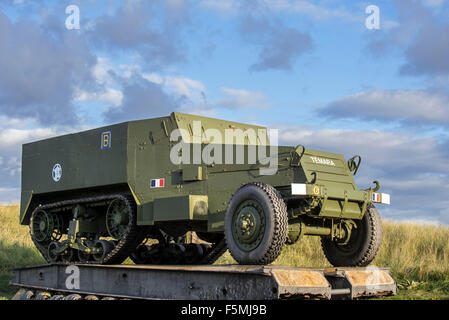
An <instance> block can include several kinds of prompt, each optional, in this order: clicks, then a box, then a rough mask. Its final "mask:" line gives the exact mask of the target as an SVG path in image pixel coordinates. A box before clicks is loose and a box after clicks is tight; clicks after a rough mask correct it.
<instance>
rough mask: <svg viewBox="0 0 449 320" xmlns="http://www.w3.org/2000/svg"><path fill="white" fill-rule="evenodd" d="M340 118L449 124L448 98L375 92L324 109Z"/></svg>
mask: <svg viewBox="0 0 449 320" xmlns="http://www.w3.org/2000/svg"><path fill="white" fill-rule="evenodd" d="M321 113H322V114H323V115H329V116H332V117H340V118H363V119H368V120H369V119H376V120H390V121H395V120H402V121H408V122H416V123H423V122H424V123H445V124H447V123H449V97H448V96H446V95H445V94H441V93H438V92H430V91H426V90H388V91H387V90H374V91H367V92H361V93H357V94H354V95H351V96H347V97H343V98H341V99H338V100H336V101H334V102H332V103H330V104H329V105H328V106H327V107H325V108H324V109H322V111H321Z"/></svg>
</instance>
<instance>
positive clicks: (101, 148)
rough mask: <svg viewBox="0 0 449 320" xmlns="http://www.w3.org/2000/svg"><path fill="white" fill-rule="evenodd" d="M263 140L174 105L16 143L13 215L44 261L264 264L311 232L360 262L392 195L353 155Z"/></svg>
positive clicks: (333, 253) (260, 130) (348, 260)
mask: <svg viewBox="0 0 449 320" xmlns="http://www.w3.org/2000/svg"><path fill="white" fill-rule="evenodd" d="M219 136H224V137H226V139H225V140H221V141H220V140H219V139H218V138H217V137H219ZM228 136H230V138H229V137H228ZM268 140H269V139H268V133H267V130H266V128H264V127H260V126H254V125H248V124H242V123H236V122H230V121H223V120H217V119H212V118H206V117H200V116H194V115H188V114H183V113H176V112H174V113H172V114H171V115H170V116H167V117H161V118H154V119H146V120H138V121H129V122H124V123H120V124H114V125H109V126H105V127H102V128H98V129H93V130H88V131H84V132H79V133H75V134H68V135H64V136H59V137H54V138H50V139H46V140H42V141H37V142H32V143H28V144H24V145H23V153H22V193H21V208H20V223H21V224H23V225H29V227H30V235H31V239H32V240H33V242H34V244H35V245H36V247H37V249H38V250H39V251H40V253H41V254H42V255H43V257H44V258H45V259H46V260H47V261H48V262H58V261H62V262H66V263H70V262H79V263H96V264H119V263H122V262H123V261H124V260H126V259H127V258H128V257H130V258H131V259H132V260H133V261H134V262H135V263H145V264H212V263H213V262H214V261H216V260H217V259H218V258H219V257H220V256H221V255H222V254H223V253H224V252H225V251H226V250H227V249H229V251H230V253H231V255H232V257H233V258H234V259H235V260H236V261H237V262H238V263H240V264H269V263H271V262H273V261H274V260H275V259H276V258H277V257H278V256H279V254H280V253H281V250H282V248H283V246H284V245H288V244H292V243H295V242H297V241H298V240H300V239H301V238H302V237H303V236H306V235H311V236H319V237H321V244H322V249H323V252H324V254H325V256H326V257H327V259H328V260H329V262H330V263H331V264H332V265H334V266H366V265H368V264H369V263H370V262H371V261H372V260H373V259H374V257H375V255H376V253H377V251H378V249H379V246H380V244H381V241H382V224H381V217H380V215H379V212H378V211H377V209H376V208H375V206H374V204H376V203H386V204H389V202H390V196H389V195H388V194H385V193H379V192H378V190H379V188H380V185H379V183H378V182H377V181H375V182H374V186H373V187H372V188H367V189H365V190H360V189H359V188H358V187H357V185H356V183H355V181H354V177H353V175H354V174H356V172H357V170H358V168H359V165H360V162H361V157H359V156H355V157H353V158H351V159H349V160H348V161H346V160H345V158H344V156H343V155H341V154H335V153H329V152H322V151H317V150H312V149H308V148H306V147H304V146H302V145H298V146H296V147H291V146H275V145H271V144H270V142H269V141H268ZM262 151H264V152H262ZM260 154H264V155H262V156H259V155H260ZM254 155H256V158H257V157H258V158H259V159H258V160H257V161H254V158H255V157H254ZM273 163H274V164H275V168H274V170H271V169H273V168H271V169H270V168H269V166H270V165H271V164H273ZM190 235H194V236H190ZM192 238H193V239H194V240H195V239H197V240H198V239H200V240H203V241H192V240H191V239H192Z"/></svg>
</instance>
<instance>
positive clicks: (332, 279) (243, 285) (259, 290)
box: [10, 263, 397, 300]
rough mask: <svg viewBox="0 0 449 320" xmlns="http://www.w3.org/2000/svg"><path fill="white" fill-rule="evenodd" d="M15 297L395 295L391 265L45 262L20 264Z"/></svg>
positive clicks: (268, 297)
mask: <svg viewBox="0 0 449 320" xmlns="http://www.w3.org/2000/svg"><path fill="white" fill-rule="evenodd" d="M12 271H13V273H14V274H15V277H14V279H13V280H11V282H10V285H13V286H16V287H19V291H18V292H17V294H16V295H15V296H14V298H13V299H14V300H47V299H50V300H82V299H85V300H115V299H150V300H151V299H177V300H178V299H179V300H280V299H324V300H330V299H358V298H366V297H379V296H386V295H394V294H396V293H397V286H396V282H395V281H394V279H393V278H392V277H391V275H390V272H389V270H388V269H385V268H376V267H367V268H323V269H317V268H292V267H281V266H254V265H250V266H245V265H201V266H191V265H189V266H168V265H163V266H161V265H123V264H122V265H96V264H69V265H67V264H62V263H56V264H47V265H37V266H29V267H23V268H17V269H14V270H12Z"/></svg>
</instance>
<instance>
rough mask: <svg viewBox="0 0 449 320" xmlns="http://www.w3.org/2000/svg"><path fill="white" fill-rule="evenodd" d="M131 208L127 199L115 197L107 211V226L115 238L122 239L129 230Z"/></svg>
mask: <svg viewBox="0 0 449 320" xmlns="http://www.w3.org/2000/svg"><path fill="white" fill-rule="evenodd" d="M129 210H130V208H129V207H128V205H127V203H126V201H125V200H124V199H121V198H117V199H114V200H113V201H112V202H111V203H110V204H109V206H108V209H107V211H106V228H107V230H108V232H109V235H110V236H111V237H113V238H114V239H121V238H123V237H124V236H125V235H126V234H127V233H128V232H129Z"/></svg>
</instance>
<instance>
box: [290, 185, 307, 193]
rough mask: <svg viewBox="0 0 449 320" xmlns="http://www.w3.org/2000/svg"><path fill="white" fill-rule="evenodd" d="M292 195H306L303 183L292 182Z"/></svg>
mask: <svg viewBox="0 0 449 320" xmlns="http://www.w3.org/2000/svg"><path fill="white" fill-rule="evenodd" d="M292 195H294V196H305V195H307V190H306V184H305V183H292Z"/></svg>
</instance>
